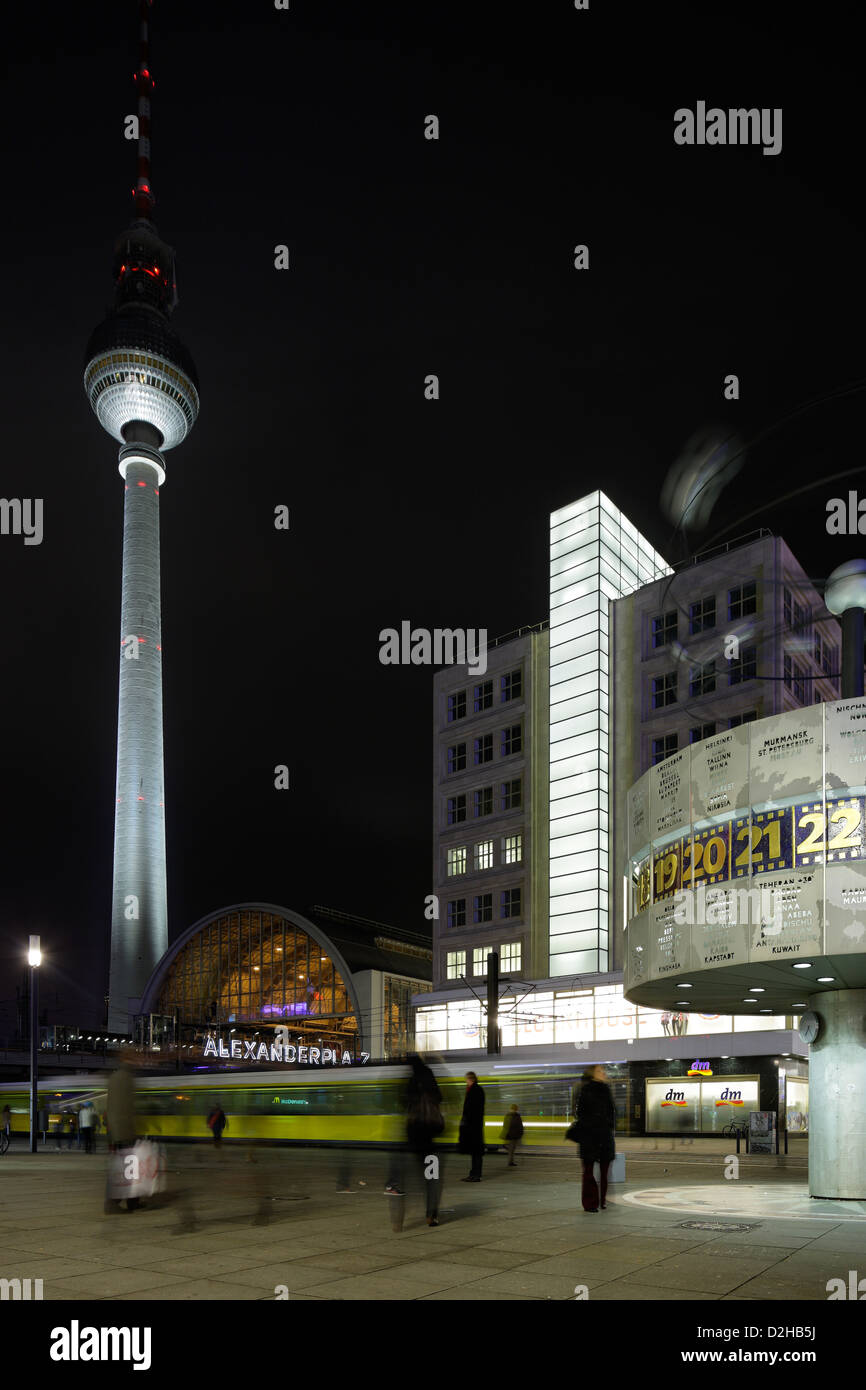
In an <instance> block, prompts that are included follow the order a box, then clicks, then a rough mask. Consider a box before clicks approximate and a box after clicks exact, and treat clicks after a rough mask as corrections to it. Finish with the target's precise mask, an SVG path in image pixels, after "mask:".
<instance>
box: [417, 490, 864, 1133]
mask: <svg viewBox="0 0 866 1390" xmlns="http://www.w3.org/2000/svg"><path fill="white" fill-rule="evenodd" d="M550 595H551V597H550V602H551V609H550V624H549V629H548V631H547V632H546V633H545V634H544V636H545V639H546V651H547V659H548V663H549V666H548V673H549V681H548V685H547V688H546V690H545V689H544V687H543V686H542V683H541V681H540V679H536V681H535V689H536V691H537V692H538V694H539V695H540V694H542V693H543V694H544V695H546V700H547V704H546V708H540V707H538V706H537V705H536V706H535V707H534V708H533V710H532V713H531V728H532V730H533V740H532V744H531V745H530V744H527V743H526V742H524V746H523V748H522V749H521V753H520V757H521V758H522V760H523V765H522V767H521V769H520V773H521V776H522V777H523V778H524V779H525V778H526V777H527V776H528V777H529V779H530V785H531V786H532V787H533V788H538V787H539V786H540V785H541V784H543V782H544V780H545V779H546V781H547V793H548V794H547V797H546V798H545V797H544V796H542V795H540V794H538V793H537V792H536V793H535V794H534V795H533V796H532V798H531V799H530V800H528V801H524V804H523V806H522V807H521V811H522V823H521V825H520V827H519V833H520V834H521V835H522V836H523V837H525V843H526V844H532V845H534V846H535V848H536V850H539V849H540V847H541V846H543V845H545V844H546V847H547V853H546V857H545V856H543V855H541V854H538V853H536V854H535V855H532V854H530V855H528V856H527V855H525V856H524V861H523V867H522V875H521V883H520V887H521V898H522V901H523V902H530V903H532V904H534V905H535V907H534V910H533V913H532V919H531V927H530V928H529V930H528V931H527V924H526V923H523V922H515V923H514V925H513V926H512V927H510V928H509V927H508V926H507V925H506V924H505V922H503V921H502V920H500V921H499V922H493V923H490V922H489V921H484V920H483V919H482V920H481V921H477V920H474V918H475V913H476V912H479V911H481V910H483V907H484V904H485V898H484V894H485V893H489V894H490V897H489V899H487V900H486V901H488V902H489V903H490V904H491V905H492V904H493V903H494V902H496V898H495V897H494V893H495V891H497V890H498V891H499V892H500V893H501V892H503V891H505V890H506V889H507V888H508V887H509V886H510V885H509V884H507V883H506V882H505V879H506V874H507V873H508V872H513V870H514V868H515V866H514V865H512V864H506V863H504V862H502V861H501V860H499V859H495V860H491V864H490V867H488V865H487V861H486V860H484V858H483V856H484V855H485V854H486V853H487V850H486V848H485V840H486V839H488V838H489V839H490V840H491V841H493V843H499V842H500V841H499V837H501V836H502V835H504V834H505V833H506V827H505V826H504V825H502V824H500V823H499V822H498V821H495V820H494V821H491V822H489V824H491V825H492V826H494V827H495V831H496V839H494V836H493V835H489V836H488V834H487V831H486V829H485V827H484V823H483V819H484V818H483V817H479V816H476V815H475V810H476V808H477V807H478V806H479V800H478V797H479V795H480V796H481V802H480V806H481V809H482V810H485V809H487V807H488V806H489V807H490V808H491V810H492V811H495V812H496V813H497V814H502V812H503V811H504V810H505V809H506V808H505V807H504V805H503V801H502V796H503V792H502V788H503V787H504V779H503V780H501V781H500V784H499V785H500V792H499V795H500V800H499V801H498V802H493V801H492V800H487V801H485V800H484V795H485V793H484V792H483V784H484V782H486V781H487V779H486V778H483V777H479V775H478V769H479V767H481V768H483V767H485V766H487V765H490V766H491V767H492V764H493V761H494V759H495V756H496V754H497V752H498V751H499V750H500V746H499V745H498V744H497V741H496V740H497V739H502V737H503V734H504V729H505V723H506V717H505V716H504V714H503V713H502V711H503V709H504V708H505V706H506V705H507V704H508V701H507V700H505V699H504V698H503V691H504V690H505V689H506V688H507V687H506V685H505V684H504V682H506V681H507V680H508V679H513V675H512V674H511V673H513V672H516V671H517V670H518V656H519V653H521V652H524V651H525V648H526V638H522V639H518V641H513V642H511V643H505V642H504V643H501V644H500V645H499V646H498V647H497V648H494V649H492V651H491V664H490V668H489V670H488V673H487V675H486V676H485V677H484V681H487V682H490V684H489V686H487V687H486V694H485V686H484V681H481V682H479V681H478V680H477V679H475V678H470V677H469V675H468V673H467V668H465V667H463V668H453V667H452V668H449V669H448V670H446V671H443V672H440V673H439V674H438V675H437V677H436V697H435V698H436V735H435V764H434V788H435V790H434V808H435V809H434V815H435V825H436V829H435V835H434V840H435V872H436V884H437V895H438V897H439V902H440V918H439V921H438V922H437V923H436V931H435V941H434V956H435V963H434V989H433V992H432V993H431V994H429V995H428V996H426V997H425V998H424V999H423V1000H422V999H420V998H418V999H416V1001H415V1002H416V1005H417V1008H416V1019H415V1028H416V1044H417V1046H418V1048H419V1049H421V1050H425V1051H430V1052H432V1053H434V1054H441V1055H444V1056H445V1057H446V1058H447V1059H449V1060H456V1059H457V1058H461V1059H462V1060H463V1061H465V1062H466V1064H467V1065H473V1066H474V1068H475V1069H476V1070H479V1074H480V1068H481V1067H483V1065H484V1055H485V1053H486V1046H487V1018H486V999H485V997H484V994H483V990H481V989H479V988H478V985H479V984H483V982H484V979H485V976H486V952H487V951H488V950H489V949H491V948H492V947H494V946H498V948H499V950H500V956H501V959H504V966H503V968H502V970H501V981H502V983H501V987H500V996H501V997H500V1003H499V1027H500V1030H501V1036H502V1052H501V1054H499V1055H497V1056H496V1057H495V1058H487V1064H488V1068H489V1069H492V1070H493V1072H496V1069H497V1068H498V1069H499V1070H502V1068H508V1067H513V1066H515V1065H518V1066H522V1065H524V1064H525V1065H527V1066H530V1065H534V1066H537V1067H538V1068H542V1069H543V1068H544V1067H548V1066H549V1067H558V1068H560V1069H562V1068H563V1067H568V1066H572V1067H574V1068H575V1072H576V1074H577V1073H579V1071H580V1070H581V1069H582V1068H583V1067H584V1066H585V1065H587V1064H590V1063H592V1062H603V1063H605V1064H606V1065H607V1066H608V1067H609V1068H611V1074H612V1078H613V1080H614V1083H615V1085H614V1089H615V1092H616V1094H617V1097H618V1105H619V1107H620V1128H622V1129H623V1130H624V1131H626V1132H632V1133H643V1132H651V1133H652V1132H660V1133H678V1132H684V1133H705V1132H712V1131H714V1130H715V1129H716V1128H718V1126H719V1124H720V1123H721V1120H720V1118H719V1117H720V1116H722V1115H725V1114H726V1115H727V1119H728V1121H730V1119H731V1117H732V1115H733V1117H734V1118H736V1113H738V1112H735V1111H734V1110H733V1109H731V1108H730V1107H729V1102H728V1100H727V1099H725V1098H724V1096H723V1092H724V1091H725V1086H724V1085H722V1088H721V1090H720V1091H719V1095H718V1096H716V1094H715V1091H714V1090H713V1086H712V1083H711V1080H710V1078H709V1077H708V1076H707V1075H706V1074H703V1075H701V1076H697V1077H696V1076H695V1075H690V1073H695V1072H696V1071H699V1070H701V1069H700V1068H698V1067H697V1065H694V1066H693V1065H692V1064H693V1063H694V1064H697V1063H699V1062H703V1063H706V1067H705V1068H703V1071H704V1073H706V1072H707V1071H711V1072H713V1074H719V1075H722V1076H724V1077H726V1078H727V1079H728V1080H729V1081H730V1087H729V1088H728V1089H729V1090H730V1088H731V1087H733V1090H731V1094H735V1092H736V1090H737V1088H739V1090H740V1092H741V1096H740V1100H738V1101H737V1104H738V1105H739V1104H740V1103H741V1102H742V1104H746V1103H748V1104H749V1105H750V1106H751V1107H753V1108H762V1109H775V1108H778V1109H780V1113H784V1115H787V1114H788V1112H789V1111H790V1115H791V1119H790V1125H789V1127H790V1128H791V1129H792V1130H798V1131H805V1130H806V1129H807V1128H808V1064H807V1062H806V1052H807V1049H806V1047H805V1045H804V1044H803V1043H802V1042H801V1041H800V1039H799V1036H798V1033H797V1031H796V1024H797V1017H796V1014H795V1013H793V1012H791V1011H785V1012H782V1013H779V1014H778V1015H776V1014H769V1013H766V1014H764V1015H761V1016H760V1017H756V1016H755V1014H749V1013H745V1012H744V1013H743V1015H742V1016H733V1017H732V1016H729V1015H720V1014H717V1013H712V1014H699V1013H696V1012H694V1011H690V1010H688V1009H687V1008H683V1009H679V1008H677V1009H676V1010H673V1009H668V1010H663V1009H652V1008H647V1009H642V1008H638V1007H636V1006H634V1005H632V1004H630V1003H629V1001H627V1000H626V999H625V998H624V994H623V973H622V967H623V945H622V938H623V930H622V928H623V924H624V910H625V902H626V894H625V893H624V879H623V875H624V873H625V866H626V845H625V839H624V831H625V808H626V795H627V792H628V788H629V787H630V786H631V785H632V784H633V783H634V782H635V781H636V780H637V779H638V778H639V777H640V775H641V773H642V772H644V771H645V770H646V769H647V768H648V767H650V766H652V765H653V764H655V763H657V762H659V761H661V760H662V759H663V758H665V757H668V756H670V754H671V752H672V751H676V750H677V749H678V748H682V747H688V746H689V745H690V743H691V742H692V741H695V740H698V739H702V738H705V737H708V736H710V734H711V733H713V732H715V731H717V730H720V729H723V728H724V729H728V728H736V727H738V726H739V725H741V724H744V723H746V724H748V723H750V722H751V721H752V720H754V719H757V718H760V717H762V716H763V715H766V714H769V713H774V712H783V711H785V710H789V709H794V708H797V707H800V706H803V705H811V704H812V703H818V702H821V701H824V700H835V699H837V698H838V694H839V682H838V677H839V670H840V666H839V662H840V656H839V648H840V631H839V625H838V623H837V622H836V620H835V619H834V618H833V617H831V615H830V614H829V613H828V612H827V610H826V608H825V606H824V604H823V601H822V600H821V598H820V596H819V594H818V593H817V591H816V590H815V588H814V586H813V585H812V583H811V582H810V580H809V578H808V576H807V575H806V574H805V572H804V571H803V569H802V567H801V566H800V565H799V564H798V562H797V560H796V558H795V557H794V556H793V554H792V553H791V551H790V550H789V548H788V547H787V545H786V544H785V542H784V541H783V540H781V539H779V538H776V537H773V536H771V535H770V534H769V533H768V532H760V533H755V534H754V535H753V536H751V537H747V538H745V539H744V540H742V541H735V542H732V543H730V544H728V545H726V546H724V547H720V548H718V549H717V550H714V551H711V552H708V553H706V554H703V555H697V556H695V557H692V558H691V559H690V560H689V561H687V562H684V563H683V564H681V565H677V566H675V567H671V566H670V565H668V564H667V563H666V561H665V560H664V558H663V557H662V556H661V555H659V554H658V553H657V552H656V551H655V550H654V549H653V548H652V547H651V546H650V545H649V543H648V542H647V541H646V540H645V539H644V538H643V537H642V536H641V535H640V533H639V532H638V531H637V529H636V528H635V527H634V526H633V525H632V524H631V523H630V522H629V521H628V519H627V518H626V517H624V516H623V514H622V513H620V512H619V511H618V510H617V509H616V508H615V507H614V506H613V504H612V503H610V501H609V499H607V498H606V497H605V496H604V494H603V493H600V492H596V493H592V494H590V495H589V496H588V497H585V498H582V499H580V501H579V502H576V503H574V504H573V505H572V506H570V507H566V508H562V509H561V510H560V511H558V512H555V513H553V514H552V516H551V548H550ZM530 640H536V639H530ZM520 641H522V642H523V644H524V645H523V647H521V646H520V645H519V642H520ZM529 650H530V653H531V655H530V656H529V663H530V666H532V665H536V666H537V665H538V663H539V660H540V657H541V649H540V646H539V645H536V646H535V647H534V648H533V647H532V646H530V648H529ZM521 659H522V660H523V662H524V665H525V663H526V660H527V658H526V656H525V655H524V656H522V658H521ZM479 700H480V701H481V704H480V706H479V707H476V701H479ZM485 700H487V701H488V703H487V704H485V703H484V701H485ZM514 708H515V709H516V708H517V707H516V706H514ZM490 733H494V734H495V738H494V739H493V740H492V741H488V742H487V743H485V742H483V740H484V736H485V735H487V734H490ZM479 739H480V740H482V741H481V742H480V743H479ZM545 741H546V747H545V746H544V745H545ZM505 746H506V745H505V744H502V745H501V748H502V749H504V747H505ZM476 759H478V760H479V761H478V762H476ZM542 762H543V764H544V766H543V769H541V768H540V767H539V764H540V763H542ZM514 766H515V767H516V766H517V764H516V763H515V764H514ZM489 780H490V783H491V786H490V794H491V795H492V794H493V791H494V788H493V785H492V784H493V781H494V779H493V778H492V777H491V778H490V779H489ZM479 783H480V784H481V785H479ZM507 810H508V811H512V810H513V808H510V807H509V808H507ZM541 818H544V823H539V821H540V819H541ZM479 819H480V820H481V821H482V824H481V825H480V826H479V824H478V822H479ZM467 827H468V829H467ZM504 843H505V842H504V840H502V844H504ZM479 856H480V857H479ZM503 870H504V871H506V872H505V873H503ZM500 876H501V877H500ZM514 878H515V879H516V878H517V874H516V873H514ZM545 900H546V906H547V912H546V915H545V912H544V908H543V904H544V902H545ZM506 920H507V919H506ZM519 932H525V933H527V935H526V937H525V938H524V939H528V941H529V950H528V951H527V950H526V947H525V946H523V947H522V949H521V955H520V957H519V970H517V971H515V970H514V968H513V963H514V960H515V957H514V956H513V955H512V954H511V951H510V950H509V946H510V944H511V943H512V942H513V941H514V939H515V937H516V936H517V935H518V933H519ZM473 1054H474V1060H473ZM788 1079H790V1086H788V1085H787V1082H788ZM735 1082H736V1085H735V1084H734V1083H735ZM663 1083H667V1085H666V1089H670V1088H671V1087H672V1086H674V1083H676V1086H675V1087H674V1089H676V1090H677V1092H678V1093H679V1091H680V1090H682V1092H683V1099H682V1100H677V1102H676V1104H673V1103H670V1104H668V1103H664V1104H662V1100H661V1099H660V1097H661V1095H662V1093H661V1092H660V1091H659V1090H658V1087H659V1086H661V1085H662V1084H663ZM696 1087H697V1089H695V1088H696ZM701 1087H703V1088H704V1090H705V1091H706V1094H705V1095H704V1094H703V1091H702V1090H701ZM786 1097H787V1098H786ZM730 1105H731V1106H732V1105H733V1102H731V1103H730ZM726 1107H728V1109H726ZM684 1115H687V1118H686V1119H683V1116H684ZM782 1123H783V1126H784V1120H783V1121H782Z"/></svg>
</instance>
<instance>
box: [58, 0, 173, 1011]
mask: <svg viewBox="0 0 866 1390" xmlns="http://www.w3.org/2000/svg"><path fill="white" fill-rule="evenodd" d="M150 3H151V0H140V4H139V17H140V34H139V59H138V69H137V71H136V74H135V84H136V90H137V93H138V177H137V180H136V185H135V188H134V189H133V193H132V196H133V202H134V207H135V216H134V218H133V221H132V222H131V224H130V226H129V227H128V228H127V230H126V231H125V232H123V233H122V234H121V235H120V237H118V239H117V242H116V244H115V248H114V308H113V309H112V310H111V311H110V312H109V314H108V316H107V318H105V319H104V320H103V321H102V323H101V324H100V325H99V327H98V328H96V329H95V330H94V332H93V333H92V334H91V337H90V341H89V343H88V344H87V352H86V355H85V360H86V363H87V366H86V368H85V371H84V389H85V391H86V392H87V398H88V400H89V401H90V404H91V406H92V408H93V410H94V412H95V414H96V417H97V419H98V420H99V423H100V425H101V426H102V428H103V429H104V430H106V431H107V432H108V433H109V434H110V435H111V436H112V438H114V439H116V440H118V442H119V444H120V453H119V467H120V475H121V477H122V478H123V481H124V488H125V491H124V505H123V577H122V583H121V600H120V614H121V616H120V690H119V696H118V706H117V789H116V796H117V802H116V806H115V815H114V884H113V890H112V904H111V969H110V975H109V986H108V989H109V1006H108V1029H109V1031H116V1032H121V1033H126V1032H128V1031H129V1027H130V1018H129V1015H130V1009H129V1000H130V999H133V1000H137V999H139V998H140V997H141V995H142V993H143V991H144V986H145V984H146V982H147V980H148V977H149V976H150V974H151V972H152V970H153V968H154V966H155V965H156V963H157V961H158V960H159V959H160V957H161V956H162V955H163V954H164V953H165V951H166V949H167V947H168V912H167V902H166V873H165V807H164V800H165V798H164V791H163V753H162V636H161V621H160V581H159V494H160V489H161V488H162V485H163V483H164V482H165V476H166V469H165V454H166V453H167V451H168V450H169V449H173V448H174V446H175V445H176V444H180V442H181V440H183V439H185V438H186V436H187V434H189V431H190V430H191V429H192V427H193V425H194V424H195V421H196V416H197V415H198V407H199V398H198V379H197V376H196V370H195V366H194V364H193V361H192V358H191V357H190V354H189V353H188V352H187V350H186V348H185V347H184V346H183V343H182V342H181V341H180V339H179V338H178V337H177V335H176V334H175V333H174V331H173V330H172V328H171V327H170V326H169V317H170V315H171V313H172V310H173V309H174V307H175V304H176V303H177V287H176V283H175V269H174V252H173V251H172V249H171V247H170V246H167V245H166V243H165V242H164V241H163V240H162V239H161V238H160V236H159V234H158V232H157V230H156V227H155V226H154V224H153V222H152V220H151V215H152V212H153V206H154V196H153V185H152V183H151V174H150V96H151V92H152V91H153V86H154V82H153V76H152V73H151V67H150V37H149V26H148V15H149V10H150ZM133 1007H134V1006H133Z"/></svg>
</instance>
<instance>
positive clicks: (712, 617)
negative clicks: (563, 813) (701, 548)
mask: <svg viewBox="0 0 866 1390" xmlns="http://www.w3.org/2000/svg"><path fill="white" fill-rule="evenodd" d="M611 630H612V656H613V662H614V668H615V670H616V673H617V679H616V682H615V694H614V700H613V708H612V720H611V726H612V740H611V746H612V748H614V749H615V754H613V756H612V766H613V782H612V789H611V790H612V795H611V798H610V839H611V851H612V860H613V864H614V866H615V870H614V878H613V881H612V897H611V902H612V912H611V928H612V934H611V939H612V942H613V944H614V948H615V949H614V952H613V954H612V958H611V965H612V968H615V969H618V970H621V969H622V967H623V958H622V951H621V949H620V947H621V942H622V934H623V933H622V928H623V924H624V916H623V913H624V910H625V905H624V883H623V878H622V866H623V865H624V864H625V861H626V857H627V850H626V815H625V807H626V797H627V795H628V789H629V787H631V786H632V785H633V784H634V783H635V782H636V781H637V780H638V778H639V777H640V776H641V774H642V773H644V772H646V770H647V768H649V767H652V766H654V765H655V764H657V763H660V762H663V761H664V759H666V758H669V757H671V756H672V755H673V754H674V753H677V752H678V751H679V750H681V749H683V748H687V747H689V746H690V745H691V744H692V743H696V742H698V741H699V740H701V739H705V738H711V737H712V736H713V735H715V734H721V733H722V732H723V731H724V730H726V729H734V728H737V727H738V726H739V725H741V724H748V723H751V722H752V721H753V720H755V719H763V718H765V717H766V716H768V715H771V714H783V713H784V712H785V711H786V710H791V709H797V708H799V707H800V706H803V705H812V704H821V703H822V702H823V701H826V700H838V698H839V689H840V687H839V672H840V661H841V656H840V642H841V632H840V628H839V623H838V621H837V619H836V618H834V617H832V616H831V615H830V614H829V613H828V611H827V609H826V607H825V605H824V601H823V599H822V598H821V596H820V594H819V593H818V591H817V590H816V588H815V586H814V585H813V583H812V581H811V580H810V579H809V577H808V575H807V574H806V572H805V571H804V570H803V568H802V566H801V565H800V564H799V562H798V561H797V559H796V557H795V556H794V555H793V553H792V552H791V550H790V549H789V548H788V546H787V545H786V544H785V542H784V540H782V538H781V537H779V536H773V535H771V533H770V532H769V531H767V530H761V531H759V532H755V533H753V534H752V535H749V536H745V537H743V538H742V539H739V540H734V541H731V542H729V543H728V544H725V545H721V546H718V547H717V548H714V549H712V550H709V551H705V552H702V553H700V554H698V555H693V556H692V557H691V558H690V559H688V560H684V561H683V562H682V563H681V564H678V565H676V566H675V567H674V570H673V571H671V573H670V574H669V575H668V577H667V578H665V579H659V580H656V581H655V582H654V583H652V584H646V585H644V586H643V587H642V588H640V589H638V590H637V591H636V592H635V593H633V594H630V595H629V596H627V597H624V598H621V599H619V600H617V602H615V603H614V604H612V605H611Z"/></svg>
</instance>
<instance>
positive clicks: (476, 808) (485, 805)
mask: <svg viewBox="0 0 866 1390" xmlns="http://www.w3.org/2000/svg"><path fill="white" fill-rule="evenodd" d="M472 807H473V810H472V814H473V816H474V817H475V819H476V820H477V819H478V817H479V816H492V815H493V788H492V787H479V788H478V790H477V791H476V792H473V794H472Z"/></svg>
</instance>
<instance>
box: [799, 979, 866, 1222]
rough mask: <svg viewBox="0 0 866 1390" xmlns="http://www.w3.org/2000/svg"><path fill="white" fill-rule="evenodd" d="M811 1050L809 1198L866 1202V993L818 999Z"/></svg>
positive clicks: (819, 996)
mask: <svg viewBox="0 0 866 1390" xmlns="http://www.w3.org/2000/svg"><path fill="white" fill-rule="evenodd" d="M809 1008H810V1009H812V1010H814V1012H815V1013H816V1014H818V1016H819V1018H820V1020H821V1029H820V1032H819V1033H818V1037H817V1039H816V1040H815V1042H813V1043H812V1044H811V1046H810V1048H809V1196H810V1197H834V1198H849V1199H851V1200H853V1201H866V989H839V990H832V991H828V992H827V993H825V994H814V995H813V996H812V998H811V999H810V1000H809Z"/></svg>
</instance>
